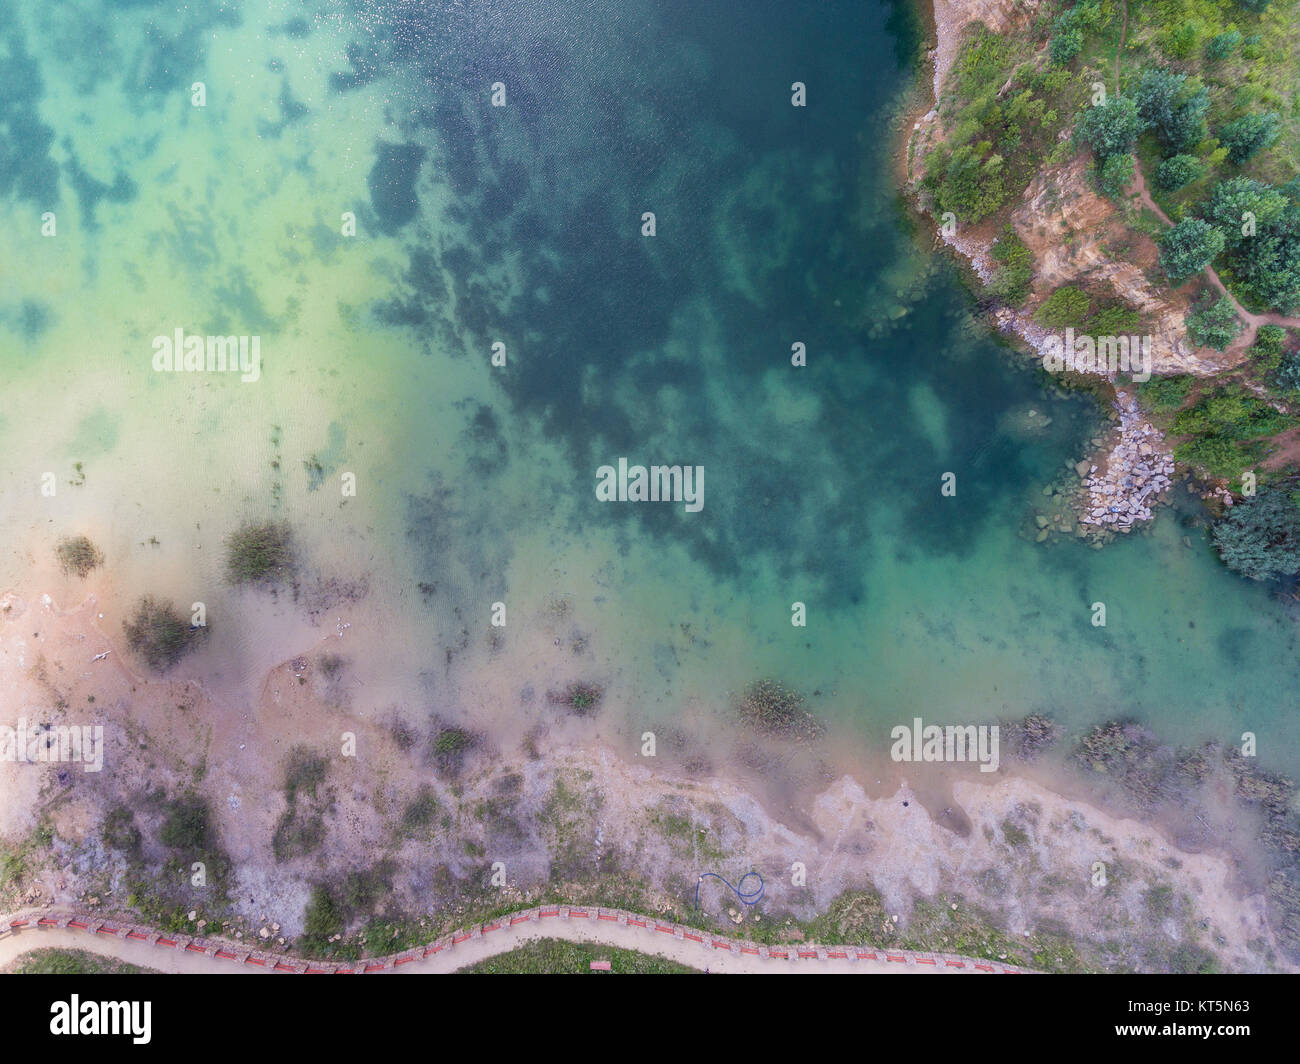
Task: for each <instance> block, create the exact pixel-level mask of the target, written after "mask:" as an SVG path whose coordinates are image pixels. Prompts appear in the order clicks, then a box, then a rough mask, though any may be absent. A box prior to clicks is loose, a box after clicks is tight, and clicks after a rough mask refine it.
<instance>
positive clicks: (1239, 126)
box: [1219, 111, 1282, 166]
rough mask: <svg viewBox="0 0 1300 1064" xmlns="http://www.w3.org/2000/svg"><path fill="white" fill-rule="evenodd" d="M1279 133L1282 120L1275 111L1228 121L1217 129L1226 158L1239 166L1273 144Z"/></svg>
mask: <svg viewBox="0 0 1300 1064" xmlns="http://www.w3.org/2000/svg"><path fill="white" fill-rule="evenodd" d="M1281 134H1282V120H1281V119H1280V118H1278V116H1277V113H1276V112H1274V111H1265V112H1264V113H1263V114H1248V115H1243V116H1242V117H1241V118H1238V119H1237V120H1236V121H1235V122H1229V123H1228V124H1227V125H1226V126H1224V127H1223V128H1222V129H1221V130H1219V142H1220V143H1221V144H1222V145H1223V146H1224V147H1225V148H1227V149H1228V158H1229V159H1231V160H1232V161H1233V162H1234V163H1236V164H1237V165H1238V166H1240V165H1241V164H1242V163H1244V162H1246V161H1247V160H1248V159H1250V158H1252V157H1253V156H1255V155H1257V154H1258V153H1259V152H1261V151H1263V150H1264V149H1265V148H1268V147H1271V146H1272V145H1273V144H1275V143H1276V142H1277V138H1278V137H1279V136H1281Z"/></svg>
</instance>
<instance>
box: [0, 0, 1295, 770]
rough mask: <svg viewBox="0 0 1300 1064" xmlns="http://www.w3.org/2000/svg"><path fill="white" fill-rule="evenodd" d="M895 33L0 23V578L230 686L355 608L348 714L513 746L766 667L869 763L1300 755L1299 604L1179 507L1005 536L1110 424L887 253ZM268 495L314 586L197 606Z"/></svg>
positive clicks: (253, 12)
mask: <svg viewBox="0 0 1300 1064" xmlns="http://www.w3.org/2000/svg"><path fill="white" fill-rule="evenodd" d="M919 40H920V37H919V29H918V26H917V24H916V22H915V16H914V13H913V10H912V7H911V5H910V4H902V3H899V4H893V3H884V2H879V0H853V2H849V0H833V2H824V3H818V4H815V5H813V4H796V3H789V2H767V0H743V2H742V0H737V2H734V3H732V2H728V3H721V2H719V3H707V4H701V3H694V2H692V3H687V2H680V3H679V2H675V0H667V2H665V0H659V2H655V3H647V2H641V0H574V2H569V3H564V4H559V3H551V2H541V0H526V2H525V0H504V2H498V3H492V4H486V3H464V2H457V3H451V2H433V0H430V2H425V3H411V2H406V0H402V2H398V0H391V2H367V3H361V2H355V0H352V2H344V0H336V2H307V3H298V2H293V3H288V2H270V3H267V2H265V0H263V2H260V3H254V2H252V0H248V2H244V3H236V2H223V3H195V4H189V5H183V6H182V5H178V4H174V3H170V2H149V0H118V2H103V0H100V2H93V0H87V2H84V3H78V4H71V3H68V4H48V3H45V2H43V0H40V2H38V0H16V2H11V3H8V4H6V5H5V6H4V8H3V9H0V119H3V121H0V213H2V217H3V225H0V281H2V283H0V370H2V372H3V382H4V390H3V401H2V403H0V453H3V454H4V456H5V459H4V461H3V462H2V463H0V487H2V488H3V493H4V494H3V497H4V506H3V512H0V525H2V526H3V531H4V542H5V543H6V545H7V547H8V549H6V551H5V552H4V553H3V555H2V556H0V583H2V584H3V585H4V586H23V587H27V586H30V581H31V579H32V572H33V570H35V571H37V572H39V573H42V574H45V573H46V571H47V570H48V568H49V549H50V546H51V545H52V543H53V541H54V539H55V538H56V536H57V535H59V534H61V533H63V532H64V531H67V530H72V529H82V530H86V531H88V532H89V533H90V534H91V536H92V538H94V539H95V540H96V542H99V543H100V544H101V545H102V546H103V547H104V548H105V550H106V553H107V555H108V565H107V566H106V568H105V570H104V571H103V573H102V574H101V576H100V577H97V578H96V579H99V580H100V581H101V583H100V586H99V590H98V594H99V598H100V602H101V606H102V608H103V609H104V610H105V612H106V614H108V623H110V624H113V623H115V622H117V621H118V620H119V619H120V617H121V616H122V615H123V614H124V613H125V610H126V608H127V606H128V604H129V602H130V601H131V600H132V599H133V598H134V597H135V596H136V595H139V594H142V593H145V592H149V593H154V594H165V595H170V596H172V597H174V598H176V599H177V600H178V601H181V602H184V603H188V602H189V601H192V600H195V599H201V600H204V601H206V602H207V603H208V605H209V609H210V610H211V612H212V617H213V621H212V637H211V639H210V640H209V641H208V646H207V647H206V648H205V649H204V651H203V652H202V654H201V655H199V656H197V657H196V658H194V659H193V660H191V661H190V662H188V663H187V664H186V665H185V666H183V668H184V669H187V670H190V672H191V674H193V675H196V676H198V677H200V678H203V679H204V680H205V681H206V682H208V683H211V684H213V685H214V686H215V687H216V688H217V689H219V690H221V691H223V692H224V693H225V695H226V697H227V698H228V699H230V700H231V701H232V702H234V703H240V702H248V701H250V700H251V699H252V697H253V695H254V694H255V692H256V690H257V687H258V681H259V678H260V677H261V676H262V675H263V674H264V672H265V670H266V669H267V668H269V667H270V666H272V665H274V664H276V663H277V662H279V661H283V660H284V659H286V658H288V657H290V656H292V655H294V654H296V653H300V652H302V651H303V650H304V648H307V647H310V646H311V645H312V644H313V643H314V642H317V641H320V640H322V639H328V638H331V637H332V638H340V637H339V635H338V631H339V629H337V628H336V624H339V623H349V624H351V625H352V627H351V628H350V629H346V630H344V631H346V633H347V634H346V637H345V638H344V641H345V642H346V641H348V640H351V641H352V642H351V643H350V644H349V645H350V647H351V649H352V650H353V651H354V655H353V659H352V667H353V668H354V670H355V676H356V678H357V681H358V682H357V685H356V693H355V696H354V699H353V705H354V709H355V710H356V712H358V713H363V714H364V713H371V712H373V713H380V712H389V711H390V710H391V709H392V708H393V707H397V708H398V710H399V711H401V712H405V713H408V714H410V715H412V716H415V717H418V716H420V715H427V714H428V713H430V712H436V713H440V714H443V715H449V716H453V717H458V718H462V719H470V720H473V719H476V718H477V717H479V716H491V715H492V714H494V713H495V714H498V715H505V716H508V717H515V718H518V719H522V720H527V719H530V717H531V716H533V715H536V714H539V713H541V712H543V709H544V699H542V698H541V697H540V693H541V691H542V690H544V689H548V688H550V687H554V686H562V685H563V684H565V683H567V682H573V681H575V680H580V679H581V680H588V681H591V682H598V683H600V684H601V685H602V686H604V688H605V690H606V699H607V713H608V717H607V719H608V720H609V721H610V722H612V723H611V725H610V726H611V727H612V728H613V729H614V731H616V732H617V731H619V730H620V729H622V730H625V731H627V732H628V733H629V734H635V733H636V732H637V731H638V730H639V726H638V725H639V723H640V722H642V721H645V720H648V719H655V720H660V719H665V718H673V719H676V718H681V719H701V718H704V717H709V716H710V715H713V716H717V715H720V714H722V713H723V712H725V709H726V706H727V704H728V700H729V698H730V697H731V695H732V693H734V692H735V691H737V690H739V689H740V688H742V687H743V686H744V685H745V684H747V683H749V682H751V681H753V680H754V679H757V678H759V677H764V676H770V677H774V678H777V679H779V680H781V681H783V682H784V683H786V684H787V685H789V686H791V687H794V688H797V689H798V690H800V691H802V692H803V693H804V694H805V695H806V696H807V697H808V699H809V707H810V708H812V709H813V710H814V711H816V712H817V713H819V714H821V715H823V716H825V717H827V718H829V719H833V720H836V721H839V722H840V723H841V724H843V725H844V726H845V727H848V728H850V729H852V730H853V731H855V732H856V733H858V734H860V735H861V736H862V737H863V738H864V740H866V741H867V742H868V743H871V744H873V745H876V746H880V747H882V748H883V746H884V743H885V742H886V741H887V738H886V737H887V735H888V729H889V728H890V727H892V726H893V725H894V724H895V723H898V722H900V721H907V720H910V719H911V717H912V716H914V715H919V716H922V717H924V718H926V719H932V720H937V721H943V720H984V719H989V718H993V717H1005V716H1009V715H1014V716H1019V715H1022V714H1023V713H1025V712H1029V711H1031V710H1037V711H1044V712H1050V713H1052V714H1054V715H1056V716H1057V717H1059V718H1061V719H1063V720H1065V721H1066V722H1068V723H1069V724H1070V725H1071V726H1072V727H1076V728H1079V727H1084V726H1086V725H1087V724H1088V723H1090V722H1093V721H1098V720H1102V719H1106V718H1109V717H1114V716H1134V717H1137V718H1139V719H1142V720H1144V721H1147V722H1149V723H1150V724H1152V725H1153V726H1154V727H1155V728H1156V729H1157V730H1158V731H1159V732H1160V733H1161V734H1162V735H1163V736H1166V737H1168V738H1171V739H1175V740H1178V741H1184V742H1191V741H1198V740H1200V739H1204V738H1217V739H1221V740H1232V739H1234V738H1235V737H1236V736H1238V735H1239V734H1240V733H1241V731H1243V730H1246V729H1249V730H1251V731H1254V732H1256V733H1257V734H1258V735H1259V737H1260V751H1261V756H1262V759H1263V760H1264V761H1265V762H1268V763H1271V764H1273V765H1276V766H1279V767H1286V766H1288V765H1294V764H1295V761H1296V755H1297V753H1298V752H1300V722H1298V721H1297V717H1296V715H1295V714H1294V712H1293V701H1294V696H1295V692H1296V690H1297V679H1298V676H1297V653H1296V651H1297V645H1296V626H1295V621H1294V620H1293V618H1292V617H1291V616H1289V615H1288V614H1287V612H1286V611H1285V610H1284V608H1283V607H1282V606H1281V605H1280V604H1279V602H1278V601H1277V600H1276V599H1274V598H1272V597H1270V594H1269V590H1268V589H1267V588H1264V587H1262V586H1259V585H1255V584H1250V583H1247V582H1244V581H1241V580H1238V579H1236V578H1235V577H1233V576H1231V575H1230V574H1228V573H1226V572H1225V571H1224V570H1222V568H1221V567H1220V566H1219V565H1218V564H1217V563H1216V561H1215V560H1214V558H1213V556H1212V554H1211V553H1210V552H1209V550H1208V547H1207V545H1206V538H1205V534H1204V529H1203V527H1202V526H1201V525H1198V524H1197V511H1196V508H1195V506H1194V505H1192V504H1191V503H1190V502H1188V503H1187V505H1186V506H1185V507H1184V508H1183V509H1181V510H1178V511H1174V510H1165V511H1162V512H1161V514H1160V517H1159V519H1158V520H1157V522H1156V523H1155V525H1154V528H1153V529H1152V531H1151V534H1150V535H1146V536H1137V535H1135V536H1132V537H1130V538H1129V539H1127V540H1125V541H1122V542H1117V543H1115V544H1113V545H1111V546H1110V547H1108V548H1107V549H1105V550H1104V551H1101V552H1096V551H1092V550H1089V549H1087V548H1086V547H1085V546H1084V545H1083V544H1080V543H1075V542H1060V543H1056V542H1053V543H1051V544H1048V545H1039V544H1036V543H1034V542H1033V541H1032V537H1027V536H1026V534H1025V531H1024V530H1025V528H1026V526H1027V525H1030V524H1031V523H1032V521H1031V519H1032V513H1033V507H1034V506H1035V504H1037V503H1041V502H1042V496H1041V489H1042V486H1043V485H1044V484H1045V483H1046V482H1047V481H1048V480H1051V479H1052V478H1054V477H1056V476H1057V475H1058V474H1059V473H1060V472H1061V470H1062V469H1063V468H1064V466H1065V465H1066V463H1069V462H1072V461H1074V460H1076V459H1077V458H1078V457H1080V456H1081V455H1082V454H1083V453H1085V451H1086V449H1087V438H1088V437H1089V436H1090V435H1092V434H1093V432H1094V431H1095V425H1096V419H1097V411H1096V408H1095V406H1094V405H1092V404H1091V403H1090V402H1089V401H1087V400H1084V399H1079V398H1070V399H1066V398H1061V397H1059V396H1058V395H1055V394H1054V393H1051V392H1045V391H1044V390H1043V386H1042V383H1041V381H1040V380H1039V378H1038V377H1037V376H1036V375H1035V374H1033V373H1031V372H1028V371H1027V370H1026V369H1025V368H1024V365H1023V363H1021V362H1019V361H1018V360H1017V358H1016V357H1015V356H1012V355H1010V354H1009V353H1008V352H1007V351H1005V350H1004V349H1002V348H1001V347H1000V346H999V345H998V344H997V343H996V342H995V341H994V340H993V339H991V338H990V337H988V336H987V335H986V334H985V333H984V332H983V331H982V330H981V328H980V327H979V326H978V325H976V324H975V323H974V322H973V321H972V318H971V307H970V305H969V300H968V297H967V295H966V294H965V293H964V291H963V289H962V286H961V284H960V281H959V278H958V277H957V276H956V274H955V272H954V271H953V270H952V269H951V268H950V267H949V266H948V265H947V264H946V263H944V262H942V261H941V260H939V259H938V258H936V257H935V256H933V255H931V254H930V253H929V251H928V250H927V248H926V247H921V246H919V245H920V244H924V245H927V246H928V243H929V241H928V238H925V239H924V240H923V241H919V242H918V241H917V240H916V239H914V235H913V234H912V233H911V232H910V229H909V222H908V219H907V216H906V214H905V212H904V211H903V210H902V208H901V207H900V205H899V203H898V199H897V195H896V191H895V189H894V187H893V184H892V180H891V173H890V156H891V152H892V151H893V148H894V144H895V137H896V129H897V125H898V121H899V114H900V108H901V106H902V103H903V97H904V94H905V93H906V91H907V90H908V89H909V87H910V86H911V84H912V79H913V78H914V77H915V75H916V73H917V66H916V63H917V57H918V45H919ZM197 82H201V83H202V84H203V89H204V91H205V93H206V99H205V101H204V104H205V105H204V106H202V107H196V106H194V97H193V93H194V91H195V90H194V88H193V86H194V85H195V83H197ZM794 82H802V83H804V85H805V86H806V93H807V106H806V107H802V108H799V107H793V106H792V105H791V87H792V84H793V83H794ZM498 83H499V84H500V85H501V86H504V91H505V106H503V107H494V106H492V98H493V92H494V89H493V86H494V85H496V84H498ZM646 211H651V212H653V213H654V214H655V222H656V233H655V235H654V236H653V237H646V236H643V235H642V216H643V213H644V212H646ZM45 212H54V215H55V218H56V235H54V236H43V235H42V232H41V228H42V215H43V214H44V213H45ZM347 212H351V214H352V215H354V216H355V219H356V235H355V236H350V235H344V233H343V229H344V227H345V218H344V216H345V213H347ZM176 328H184V329H185V330H187V331H188V332H193V333H197V334H233V335H257V336H259V337H260V341H261V352H262V367H261V377H260V379H259V380H258V381H257V382H255V383H243V382H241V381H239V380H238V378H237V376H232V375H225V376H221V375H216V374H207V373H194V374H175V373H173V374H166V373H158V372H155V371H154V370H153V369H152V367H151V358H152V354H153V349H152V346H151V343H152V340H153V337H155V336H157V335H160V334H163V335H170V334H171V333H172V331H173V330H174V329H176ZM497 343H500V344H504V345H505V351H506V364H505V366H493V365H492V362H491V355H492V350H493V345H494V344H497ZM794 343H803V344H805V345H806V349H807V357H808V364H807V366H806V367H804V368H795V367H792V366H791V364H790V352H791V345H792V344H794ZM1030 410H1034V411H1037V414H1038V415H1041V416H1036V417H1035V418H1033V419H1030V418H1028V416H1027V415H1028V411H1030ZM1035 423H1037V424H1039V425H1040V426H1042V427H1039V428H1036V429H1030V428H1028V427H1027V426H1029V425H1031V424H1035ZM620 457H627V458H628V459H629V461H630V462H632V463H638V462H640V463H644V464H650V463H663V464H667V463H681V464H687V465H698V466H703V467H704V469H705V471H706V478H705V505H704V507H703V509H702V510H701V511H699V512H697V513H688V512H686V511H685V509H684V507H683V506H682V505H680V504H668V503H621V504H620V503H608V502H601V501H599V500H598V499H597V497H596V493H595V486H596V471H597V469H598V467H600V466H602V465H605V464H616V463H617V461H618V459H619V458H620ZM77 462H80V463H82V468H83V471H84V473H85V482H84V483H83V484H80V485H74V484H72V483H71V482H72V481H75V480H76V479H77V474H76V472H75V469H74V463H77ZM275 463H278V466H277V465H276V464H275ZM44 471H55V472H56V475H57V479H58V481H59V484H60V487H59V491H58V494H57V495H56V497H55V498H53V499H49V498H45V497H42V496H41V495H40V493H39V491H38V489H37V485H38V482H39V477H40V475H41V473H42V472H44ZM945 472H954V473H955V474H956V476H957V485H958V490H957V494H956V495H955V497H951V498H948V497H943V496H942V495H941V494H940V490H939V488H940V478H941V476H942V475H943V474H944V473H945ZM345 473H352V474H354V475H355V476H356V482H357V493H356V495H355V496H345V495H343V494H342V492H341V490H340V484H341V478H342V476H343V474H345ZM266 517H283V518H285V519H287V520H289V521H290V522H291V523H292V524H293V526H294V529H295V532H296V534H297V536H298V539H299V543H300V546H301V548H302V552H303V556H304V558H305V559H306V560H307V566H306V570H305V572H307V573H309V574H310V576H304V581H303V583H304V587H303V589H302V592H301V594H300V595H299V596H297V598H296V599H295V598H294V597H292V596H288V595H282V596H280V597H278V598H276V599H274V600H268V599H266V598H265V597H264V596H263V597H259V596H250V595H248V594H246V593H241V594H234V593H232V592H230V591H229V590H228V589H226V588H225V587H224V585H223V583H222V580H221V565H220V555H221V543H222V539H223V538H224V536H225V535H226V534H227V533H228V532H229V531H230V529H231V528H232V527H234V526H235V524H237V523H238V522H239V521H240V520H242V519H258V520H260V519H265V518H266ZM151 537H152V539H154V540H156V541H157V542H156V543H154V542H150V539H151ZM1184 537H1187V539H1188V541H1189V542H1190V543H1191V547H1190V548H1188V547H1187V546H1185V545H1184V543H1183V539H1184ZM42 579H45V576H44V575H42ZM49 579H50V580H55V579H56V578H55V577H54V576H50V577H49ZM313 581H314V584H313ZM338 584H348V585H350V586H352V587H354V588H364V589H365V591H366V594H365V595H364V597H363V598H361V599H360V600H359V601H353V598H355V596H352V597H349V596H342V597H340V596H337V595H333V594H331V591H330V588H331V587H336V586H337V585H338ZM309 585H310V586H309ZM60 586H62V585H60ZM62 594H63V595H64V597H67V598H69V599H71V600H75V599H76V597H77V594H79V593H77V592H74V589H72V588H71V587H67V588H65V589H64V591H63V592H62ZM498 601H500V602H504V603H505V604H506V606H507V609H508V623H507V626H506V628H505V630H504V633H503V634H502V638H501V639H499V640H497V641H495V642H493V641H491V640H489V639H488V634H489V624H488V619H489V613H490V609H491V604H492V603H494V602H498ZM796 601H797V602H802V603H804V604H805V606H806V609H807V614H808V623H807V627H805V628H797V627H793V626H792V625H791V623H790V617H791V605H792V603H794V602H796ZM1098 601H1101V602H1104V603H1105V604H1106V607H1107V625H1106V627H1104V628H1097V627H1094V626H1093V625H1092V623H1091V618H1092V613H1091V610H1090V607H1091V604H1092V603H1094V602H1098ZM345 614H346V616H345Z"/></svg>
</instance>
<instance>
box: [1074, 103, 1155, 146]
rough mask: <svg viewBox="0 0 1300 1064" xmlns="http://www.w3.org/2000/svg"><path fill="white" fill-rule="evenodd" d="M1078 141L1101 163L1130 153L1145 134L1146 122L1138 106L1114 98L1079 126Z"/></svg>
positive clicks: (1088, 114)
mask: <svg viewBox="0 0 1300 1064" xmlns="http://www.w3.org/2000/svg"><path fill="white" fill-rule="evenodd" d="M1076 128H1077V130H1078V135H1079V138H1080V139H1081V140H1082V141H1083V142H1084V143H1085V144H1088V145H1089V146H1090V147H1091V148H1092V150H1093V151H1094V152H1095V153H1096V155H1097V157H1098V158H1099V159H1106V158H1109V157H1110V156H1112V155H1122V154H1124V153H1126V152H1131V151H1132V150H1133V146H1134V145H1135V144H1137V139H1138V137H1139V135H1141V133H1142V129H1143V122H1142V118H1141V116H1140V115H1139V114H1138V109H1137V104H1136V103H1134V102H1133V100H1131V99H1130V98H1129V97H1127V96H1112V97H1111V98H1110V99H1109V100H1108V101H1107V102H1106V103H1103V104H1098V105H1097V106H1095V107H1089V108H1088V109H1087V110H1086V111H1084V112H1083V115H1082V116H1081V117H1080V119H1079V122H1078V125H1077V127H1076Z"/></svg>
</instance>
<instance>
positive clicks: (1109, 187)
mask: <svg viewBox="0 0 1300 1064" xmlns="http://www.w3.org/2000/svg"><path fill="white" fill-rule="evenodd" d="M1133 168H1134V163H1133V156H1131V155H1129V154H1128V153H1127V152H1124V153H1122V154H1119V155H1111V156H1107V158H1106V160H1105V161H1104V162H1103V163H1102V164H1101V170H1100V172H1099V173H1098V177H1097V183H1098V184H1099V185H1100V186H1101V192H1102V195H1104V196H1106V197H1107V198H1108V199H1113V200H1117V199H1119V198H1120V197H1121V196H1123V195H1124V190H1125V189H1126V188H1128V187H1129V185H1131V184H1133Z"/></svg>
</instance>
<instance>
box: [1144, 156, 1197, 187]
mask: <svg viewBox="0 0 1300 1064" xmlns="http://www.w3.org/2000/svg"><path fill="white" fill-rule="evenodd" d="M1203 176H1205V167H1204V166H1202V165H1201V161H1200V160H1199V159H1198V158H1196V156H1194V155H1174V156H1172V157H1171V158H1168V159H1166V160H1165V161H1164V162H1162V163H1161V164H1160V165H1159V166H1158V167H1156V184H1157V185H1158V186H1159V187H1160V188H1163V189H1165V190H1166V191H1167V192H1177V191H1178V190H1179V189H1180V188H1182V187H1183V186H1184V185H1190V184H1191V183H1192V182H1193V181H1199V180H1200V179H1201V178H1202V177H1203Z"/></svg>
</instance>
